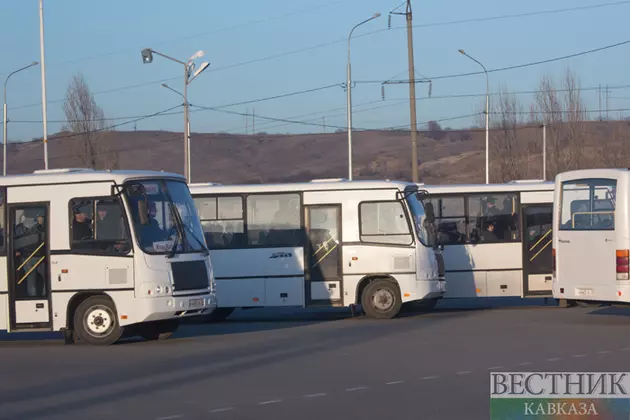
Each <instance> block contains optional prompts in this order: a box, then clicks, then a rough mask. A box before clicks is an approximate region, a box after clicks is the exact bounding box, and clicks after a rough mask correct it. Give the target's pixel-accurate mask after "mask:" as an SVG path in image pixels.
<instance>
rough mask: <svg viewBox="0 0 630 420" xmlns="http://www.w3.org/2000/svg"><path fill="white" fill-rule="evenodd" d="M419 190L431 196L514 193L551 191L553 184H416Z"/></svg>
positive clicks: (530, 181) (535, 181)
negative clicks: (425, 191)
mask: <svg viewBox="0 0 630 420" xmlns="http://www.w3.org/2000/svg"><path fill="white" fill-rule="evenodd" d="M418 188H419V189H421V190H422V189H424V190H427V191H428V192H429V193H433V194H447V193H484V192H504V191H505V192H514V191H553V189H554V182H552V181H542V180H519V181H511V182H507V183H504V184H453V185H427V184H418Z"/></svg>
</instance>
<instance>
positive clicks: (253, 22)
mask: <svg viewBox="0 0 630 420" xmlns="http://www.w3.org/2000/svg"><path fill="white" fill-rule="evenodd" d="M343 1H344V0H333V1H329V2H326V3H322V4H319V5H314V6H311V7H304V8H301V9H297V10H294V11H291V12H287V13H283V14H281V15H276V16H269V17H266V18H262V19H253V20H250V21H247V22H242V23H237V24H235V25H230V26H226V27H223V28H218V29H215V30H213V31H209V32H201V33H196V34H191V35H185V36H182V37H177V38H171V39H168V40H165V41H162V42H158V43H157V44H165V43H171V42H176V41H185V40H188V39H193V38H201V37H205V36H208V35H212V34H216V33H221V32H226V31H230V30H233V29H237V28H240V27H243V26H247V27H251V26H253V25H258V24H261V23H265V22H268V21H271V20H277V19H282V18H286V17H289V16H293V15H297V14H300V13H304V12H309V11H313V10H317V9H322V8H324V7H327V6H331V5H333V4H337V3H342V2H343ZM139 50H140V48H125V49H120V50H116V51H109V52H105V53H101V54H97V55H91V56H87V57H80V58H75V59H71V60H65V61H60V62H57V63H55V62H54V61H53V62H52V63H53V64H57V65H65V64H74V63H78V62H82V61H90V60H96V59H99V58H106V57H112V56H115V55H120V54H124V53H129V52H138V51H139ZM5 74H8V73H0V76H2V75H5Z"/></svg>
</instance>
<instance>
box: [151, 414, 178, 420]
mask: <svg viewBox="0 0 630 420" xmlns="http://www.w3.org/2000/svg"><path fill="white" fill-rule="evenodd" d="M182 417H184V416H182V415H181V414H175V415H172V416H166V417H158V418H156V419H155V420H172V419H179V418H182Z"/></svg>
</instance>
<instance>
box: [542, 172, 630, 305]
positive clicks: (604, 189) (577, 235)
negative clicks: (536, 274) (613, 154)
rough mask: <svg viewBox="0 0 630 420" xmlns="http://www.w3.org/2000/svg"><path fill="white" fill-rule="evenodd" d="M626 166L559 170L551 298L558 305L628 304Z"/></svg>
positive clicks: (629, 234) (629, 229) (629, 238)
mask: <svg viewBox="0 0 630 420" xmlns="http://www.w3.org/2000/svg"><path fill="white" fill-rule="evenodd" d="M629 191H630V179H629V176H628V170H627V169H588V170H578V171H571V172H565V173H561V174H558V175H557V176H556V182H555V200H554V223H553V229H554V233H553V236H554V238H553V250H554V255H555V257H554V260H555V272H554V283H553V296H554V297H555V298H556V299H559V300H560V301H561V305H562V306H573V304H575V303H587V302H599V303H601V302H611V303H614V302H617V303H619V302H625V303H628V302H630V279H629V276H628V274H629V270H628V266H629V264H628V253H629V251H628V250H630V224H629V221H628V210H629V209H628V193H629Z"/></svg>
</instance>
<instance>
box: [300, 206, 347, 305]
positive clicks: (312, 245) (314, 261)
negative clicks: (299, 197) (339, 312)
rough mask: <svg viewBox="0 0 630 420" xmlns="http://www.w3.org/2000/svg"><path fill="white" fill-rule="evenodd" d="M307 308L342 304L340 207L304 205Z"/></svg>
mask: <svg viewBox="0 0 630 420" xmlns="http://www.w3.org/2000/svg"><path fill="white" fill-rule="evenodd" d="M305 221H306V232H307V235H308V241H307V247H306V255H307V256H308V259H307V264H308V265H307V272H306V282H305V287H306V290H305V296H306V304H307V305H309V304H310V305H316V304H328V305H331V304H332V305H335V304H341V303H342V291H341V289H342V280H343V276H342V267H341V206H340V205H328V204H326V205H311V206H306V217H305Z"/></svg>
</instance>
